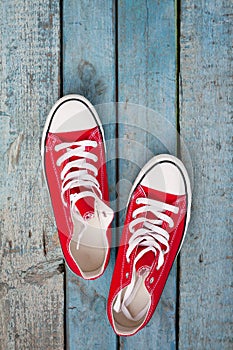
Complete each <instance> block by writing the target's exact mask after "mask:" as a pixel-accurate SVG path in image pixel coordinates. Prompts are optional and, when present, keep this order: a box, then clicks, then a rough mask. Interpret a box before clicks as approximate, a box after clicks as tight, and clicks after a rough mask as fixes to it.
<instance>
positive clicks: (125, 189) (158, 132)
mask: <svg viewBox="0 0 233 350" xmlns="http://www.w3.org/2000/svg"><path fill="white" fill-rule="evenodd" d="M175 17H176V11H175V3H174V1H172V0H165V1H159V0H156V1H154V0H153V1H152V0H148V1H142V0H136V1H130V0H120V1H119V3H118V63H119V65H118V72H119V75H118V90H119V101H121V102H123V107H122V106H120V112H119V116H118V119H119V122H120V123H121V124H120V125H119V136H120V138H121V139H122V140H121V142H120V143H119V157H120V158H121V160H120V162H119V173H120V176H119V177H120V207H121V208H122V209H123V208H124V207H125V204H126V201H127V198H128V193H129V190H130V187H131V184H132V182H133V181H134V179H135V178H136V176H137V174H138V172H139V170H140V168H141V167H142V166H143V165H144V164H145V163H146V162H147V161H148V160H149V159H150V158H151V157H152V156H153V155H156V154H159V153H161V152H167V151H170V153H172V154H176V141H177V140H176V136H177V135H176V26H175V24H176V20H175ZM130 103H135V104H139V105H140V106H141V107H133V106H132V105H130ZM145 107H147V108H153V110H154V112H153V110H152V111H151V110H148V109H146V108H145ZM169 122H170V123H169ZM126 123H128V124H130V125H126ZM159 138H160V141H159V140H158V139H159ZM161 141H162V142H161ZM120 218H121V219H120V221H121V224H123V222H124V210H122V211H121V213H120ZM120 346H121V348H122V349H128V350H129V349H134V350H137V349H142V348H147V349H164V350H167V349H175V348H176V266H174V268H173V269H172V271H171V274H170V277H169V279H168V281H167V284H166V287H165V290H164V292H163V295H162V297H161V300H160V303H159V305H158V307H157V310H156V312H155V314H154V316H153V318H152V320H151V321H150V323H149V324H148V326H147V327H145V328H144V329H143V330H141V331H140V333H138V334H137V335H135V336H133V337H128V338H124V337H122V338H121V340H120Z"/></svg>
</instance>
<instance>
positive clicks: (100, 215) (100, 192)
mask: <svg viewBox="0 0 233 350" xmlns="http://www.w3.org/2000/svg"><path fill="white" fill-rule="evenodd" d="M41 154H42V160H43V167H44V173H45V178H46V180H47V184H48V189H49V192H50V196H51V202H52V206H53V211H54V216H55V219H56V224H57V229H58V234H59V238H60V243H61V247H62V250H63V254H64V257H65V260H66V262H67V264H68V266H69V268H70V269H71V270H72V271H73V272H74V273H76V274H77V275H79V276H81V277H83V278H85V279H95V278H97V277H99V276H100V275H101V274H102V273H103V272H104V270H105V268H106V266H107V263H108V260H109V253H110V241H111V231H110V224H111V222H112V219H113V211H112V209H110V208H109V205H108V200H109V198H108V182H107V173H106V164H105V163H106V161H105V141H104V132H103V129H102V126H101V122H100V119H99V117H98V115H97V112H96V111H95V109H94V107H93V106H92V105H91V104H90V102H89V101H87V100H86V99H85V98H84V97H82V96H79V95H68V96H65V97H63V98H61V99H60V100H59V101H57V103H56V104H55V105H54V107H53V108H52V110H51V112H50V113H49V116H48V118H47V121H46V124H45V128H44V132H43V136H42V144H41Z"/></svg>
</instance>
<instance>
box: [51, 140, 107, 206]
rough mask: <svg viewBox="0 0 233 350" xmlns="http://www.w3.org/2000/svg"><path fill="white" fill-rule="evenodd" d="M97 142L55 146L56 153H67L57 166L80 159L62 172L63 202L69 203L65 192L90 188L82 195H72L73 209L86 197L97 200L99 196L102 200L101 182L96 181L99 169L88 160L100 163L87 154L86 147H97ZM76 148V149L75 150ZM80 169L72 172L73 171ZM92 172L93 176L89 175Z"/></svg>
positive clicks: (66, 166) (79, 142)
mask: <svg viewBox="0 0 233 350" xmlns="http://www.w3.org/2000/svg"><path fill="white" fill-rule="evenodd" d="M97 145H98V144H97V142H96V141H89V140H85V141H78V142H69V143H68V142H63V143H61V144H59V145H56V146H55V151H56V152H58V151H60V150H63V149H66V153H64V154H63V155H62V156H61V157H60V158H58V160H57V166H61V165H62V163H64V162H65V161H67V160H68V159H70V158H72V157H78V158H79V159H76V160H72V161H69V162H68V163H67V164H66V165H65V166H64V168H63V170H62V171H61V180H62V188H61V198H62V202H63V204H64V205H65V206H67V203H66V201H65V192H66V191H67V190H71V189H72V188H77V187H80V186H83V187H86V188H88V191H83V192H80V193H75V194H71V196H70V201H71V207H72V208H73V207H74V206H75V204H76V203H77V201H78V200H80V199H81V198H85V197H93V198H96V197H97V194H98V195H99V197H100V198H102V192H101V190H100V185H99V182H98V181H97V179H96V176H97V174H98V170H97V168H96V167H95V166H94V165H92V164H90V163H88V162H87V161H86V159H91V160H93V161H94V162H97V161H98V157H97V156H96V155H95V154H93V153H91V152H87V151H86V150H85V149H86V147H94V148H96V147H97ZM73 147H75V148H73ZM72 168H73V169H77V168H78V169H79V170H72V171H71V169H72ZM88 170H90V171H91V172H92V173H93V175H91V174H89V173H88Z"/></svg>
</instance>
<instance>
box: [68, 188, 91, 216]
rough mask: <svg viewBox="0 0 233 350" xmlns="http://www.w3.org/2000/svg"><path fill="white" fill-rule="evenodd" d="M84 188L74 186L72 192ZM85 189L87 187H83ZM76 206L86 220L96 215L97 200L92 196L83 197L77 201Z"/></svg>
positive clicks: (77, 191)
mask: <svg viewBox="0 0 233 350" xmlns="http://www.w3.org/2000/svg"><path fill="white" fill-rule="evenodd" d="M80 190H82V188H73V189H72V190H71V193H79V192H80ZM83 190H84V191H85V190H87V189H85V188H84V189H83ZM75 205H76V208H77V209H78V211H79V213H80V215H81V216H82V217H83V219H85V220H89V219H91V218H93V217H94V215H95V214H94V212H95V208H94V206H95V200H94V198H92V197H85V198H81V199H79V200H78V201H77V202H76V204H75Z"/></svg>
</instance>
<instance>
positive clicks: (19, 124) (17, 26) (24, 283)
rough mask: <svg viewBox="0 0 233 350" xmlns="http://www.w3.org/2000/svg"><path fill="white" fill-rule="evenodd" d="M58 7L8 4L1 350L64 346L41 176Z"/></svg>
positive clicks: (54, 249)
mask: <svg viewBox="0 0 233 350" xmlns="http://www.w3.org/2000/svg"><path fill="white" fill-rule="evenodd" d="M59 12H60V11H59V2H57V1H50V0H41V1H35V0H31V1H23V0H17V1H16V0H11V1H6V0H2V1H1V3H0V13H1V23H0V32H1V39H0V40H1V42H0V45H1V48H0V52H1V54H0V57H1V64H0V70H1V77H0V92H1V101H0V116H1V123H0V127H1V144H0V147H1V155H2V157H1V180H0V184H1V194H0V195H1V198H0V203H1V220H0V221H1V235H0V247H1V250H0V260H1V267H0V270H1V272H0V276H1V281H0V349H3V350H6V349H10V350H12V349H38V350H39V349H40V350H41V349H46V350H47V349H63V271H64V265H63V260H62V255H61V251H60V247H59V243H58V239H57V234H56V229H55V226H54V219H53V215H52V213H51V208H50V204H49V199H48V196H47V192H46V191H47V190H46V187H45V183H44V180H43V177H42V174H41V158H40V137H41V132H42V128H43V124H44V122H45V119H46V116H47V113H48V111H49V109H50V107H51V105H52V104H53V103H54V101H55V100H56V99H57V98H58V96H59Z"/></svg>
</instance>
